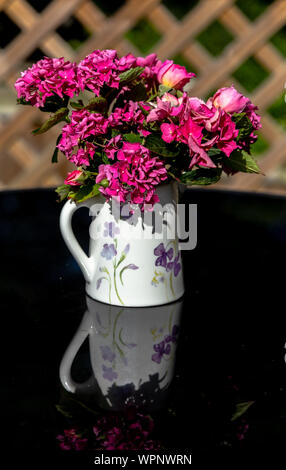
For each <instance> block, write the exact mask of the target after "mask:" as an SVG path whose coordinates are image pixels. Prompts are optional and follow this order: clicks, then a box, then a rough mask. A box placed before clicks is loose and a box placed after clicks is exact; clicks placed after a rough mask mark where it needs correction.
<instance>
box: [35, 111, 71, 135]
mask: <svg viewBox="0 0 286 470" xmlns="http://www.w3.org/2000/svg"><path fill="white" fill-rule="evenodd" d="M68 114H69V110H68V108H60V109H58V111H56V112H55V113H54V114H53V115H52V116H51V117H50V118H49V119H48V120H47V121H45V122H44V124H43V125H42V126H41V127H38V128H37V129H35V130H33V131H32V134H34V135H38V134H43V133H44V132H47V131H48V130H49V129H51V127H53V126H55V125H56V124H58V123H59V122H61V121H67V117H68Z"/></svg>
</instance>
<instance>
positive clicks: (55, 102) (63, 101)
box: [39, 95, 69, 113]
mask: <svg viewBox="0 0 286 470" xmlns="http://www.w3.org/2000/svg"><path fill="white" fill-rule="evenodd" d="M68 102H69V97H68V96H64V97H63V98H61V97H60V96H58V95H52V96H48V98H46V101H45V104H44V106H41V107H40V108H39V109H40V110H41V111H42V112H44V113H55V112H56V111H58V110H59V109H60V108H66V107H67V105H68Z"/></svg>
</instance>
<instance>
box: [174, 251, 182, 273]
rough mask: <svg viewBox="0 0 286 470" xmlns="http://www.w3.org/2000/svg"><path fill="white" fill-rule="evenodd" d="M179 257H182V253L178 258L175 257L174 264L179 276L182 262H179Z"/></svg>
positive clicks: (175, 271)
mask: <svg viewBox="0 0 286 470" xmlns="http://www.w3.org/2000/svg"><path fill="white" fill-rule="evenodd" d="M179 258H180V254H179V253H178V254H177V256H176V258H175V259H174V265H173V268H174V275H175V276H176V277H177V276H178V274H179V272H180V271H181V263H179V262H178V261H179Z"/></svg>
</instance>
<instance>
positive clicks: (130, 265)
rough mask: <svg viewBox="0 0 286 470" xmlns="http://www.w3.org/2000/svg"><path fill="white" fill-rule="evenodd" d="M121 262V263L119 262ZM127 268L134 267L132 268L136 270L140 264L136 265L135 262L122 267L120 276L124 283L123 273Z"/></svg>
mask: <svg viewBox="0 0 286 470" xmlns="http://www.w3.org/2000/svg"><path fill="white" fill-rule="evenodd" d="M118 264H119V263H118ZM126 269H132V270H136V269H139V268H138V266H135V264H127V266H124V268H122V269H121V271H120V273H119V277H120V281H121V284H122V285H123V280H122V274H123V273H124V271H125V270H126Z"/></svg>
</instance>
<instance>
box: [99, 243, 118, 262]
mask: <svg viewBox="0 0 286 470" xmlns="http://www.w3.org/2000/svg"><path fill="white" fill-rule="evenodd" d="M100 254H101V256H102V257H103V258H106V259H107V260H109V259H112V258H113V257H114V256H116V255H117V251H116V248H115V246H114V243H110V244H108V243H105V244H104V245H103V249H102V251H101V253H100Z"/></svg>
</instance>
